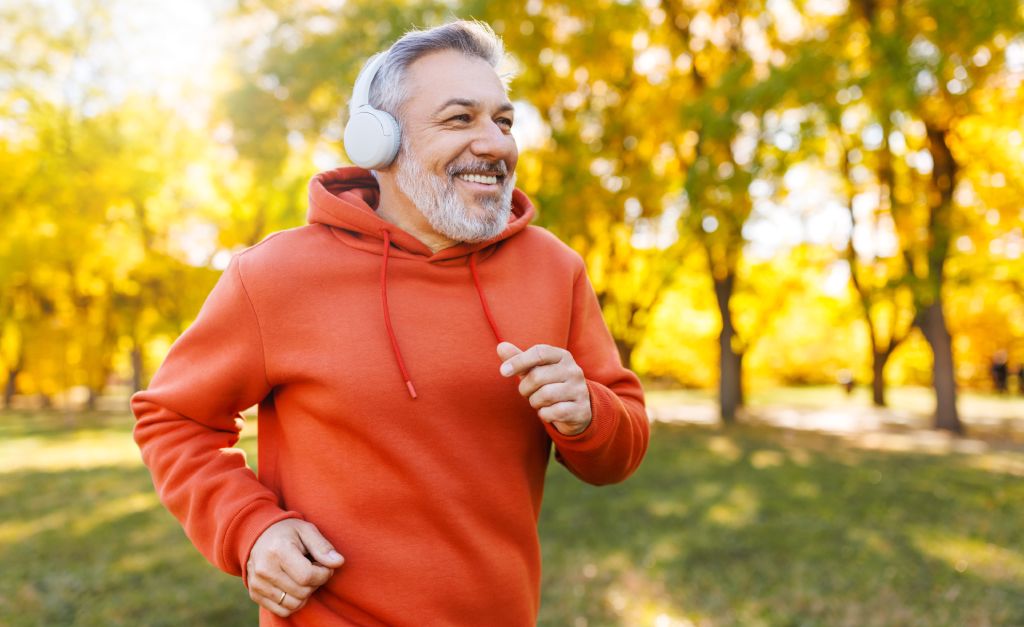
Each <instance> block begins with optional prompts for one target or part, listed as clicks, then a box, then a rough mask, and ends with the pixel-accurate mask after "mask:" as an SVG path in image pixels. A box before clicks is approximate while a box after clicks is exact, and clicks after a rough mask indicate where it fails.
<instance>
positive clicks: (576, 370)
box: [498, 342, 593, 435]
mask: <svg viewBox="0 0 1024 627" xmlns="http://www.w3.org/2000/svg"><path fill="white" fill-rule="evenodd" d="M498 357H500V358H501V359H502V360H504V363H502V364H501V374H502V376H505V377H511V376H515V375H519V376H520V377H521V379H520V381H519V393H520V394H522V395H523V398H525V399H527V400H529V401H530V405H531V406H532V407H533V408H534V409H536V410H537V415H538V416H540V419H541V420H543V421H544V422H548V423H551V424H552V425H554V427H555V429H557V430H558V432H559V433H561V434H563V435H576V434H579V433H582V432H583V431H584V430H585V429H586V428H587V427H588V426H590V421H591V419H592V418H593V416H592V414H591V412H590V390H588V389H587V381H586V379H585V378H584V377H583V370H582V369H580V367H579V366H578V365H576V360H575V359H573V357H572V354H570V353H569V351H567V350H565V349H563V348H557V347H555V346H548V345H547V344H536V345H534V346H531V347H530V348H528V349H526V350H525V351H524V350H520V349H519V348H518V347H516V346H515V345H514V344H512V343H510V342H502V343H501V344H498Z"/></svg>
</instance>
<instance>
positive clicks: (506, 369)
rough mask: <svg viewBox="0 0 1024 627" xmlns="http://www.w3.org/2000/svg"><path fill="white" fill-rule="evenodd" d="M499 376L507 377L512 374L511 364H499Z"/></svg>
mask: <svg viewBox="0 0 1024 627" xmlns="http://www.w3.org/2000/svg"><path fill="white" fill-rule="evenodd" d="M501 374H503V375H505V376H506V377H507V376H508V375H510V374H512V365H511V364H501Z"/></svg>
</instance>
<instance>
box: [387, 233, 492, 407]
mask: <svg viewBox="0 0 1024 627" xmlns="http://www.w3.org/2000/svg"><path fill="white" fill-rule="evenodd" d="M381 231H382V232H383V233H384V261H383V262H382V263H381V265H380V300H381V305H382V306H383V308H384V326H385V327H387V330H388V339H390V340H391V350H392V352H394V354H395V361H397V362H398V369H399V370H401V371H402V380H403V381H405V387H406V388H407V389H408V390H409V396H411V397H412V398H416V388H415V387H413V384H412V377H410V376H409V371H408V370H406V368H405V360H404V359H402V351H401V349H400V348H398V338H397V337H395V330H394V328H393V327H392V326H391V310H390V309H388V254H389V253H390V252H391V232H390V231H388V230H387V229H381ZM469 272H470V274H471V275H473V286H474V287H476V293H477V295H478V296H479V297H480V305H481V307H483V310H484V317H485V318H487V324H488V325H490V327H491V331H492V332H493V333H494V338H495V339H496V340H498V343H499V344H500V343H502V342H504V340H503V339H501V331H499V330H498V323H496V322H495V321H494V316H493V315H491V308H490V307H488V306H487V299H486V298H485V297H484V290H483V287H482V286H481V285H480V275H479V274H478V273H477V270H476V253H475V252H474V253H471V254H470V256H469Z"/></svg>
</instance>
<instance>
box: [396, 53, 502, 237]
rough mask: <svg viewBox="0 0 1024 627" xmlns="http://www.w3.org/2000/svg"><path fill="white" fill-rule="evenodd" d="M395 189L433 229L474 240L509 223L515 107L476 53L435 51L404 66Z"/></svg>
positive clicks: (494, 74) (489, 235) (487, 66)
mask: <svg viewBox="0 0 1024 627" xmlns="http://www.w3.org/2000/svg"><path fill="white" fill-rule="evenodd" d="M406 80H407V86H408V90H409V91H408V93H409V97H408V99H407V100H406V102H405V104H404V105H403V107H402V109H401V111H400V112H399V116H400V119H401V121H402V146H401V150H400V151H399V154H398V156H397V158H396V160H395V174H396V177H395V178H396V182H397V184H398V188H399V190H400V191H401V192H402V193H403V194H405V196H407V197H408V199H409V201H410V202H412V203H413V204H414V205H415V206H416V208H417V209H418V210H419V211H420V212H421V213H422V214H423V216H424V218H426V220H427V222H428V223H429V224H430V226H431V228H433V229H434V231H436V232H437V233H439V234H440V235H443V236H445V237H447V238H449V239H451V240H454V241H459V242H480V241H484V240H488V239H490V238H492V237H494V236H496V235H498V234H499V233H501V232H502V231H503V230H504V229H505V226H506V224H507V223H508V217H509V212H510V211H511V204H512V190H513V189H514V188H515V168H516V161H517V160H518V158H519V152H518V150H517V148H516V143H515V139H513V137H512V133H511V131H512V122H513V116H514V112H513V109H512V103H510V102H509V101H508V97H507V96H506V94H505V89H504V87H503V86H502V84H501V81H500V80H499V79H498V76H497V74H496V73H495V72H494V69H493V68H491V66H490V64H488V63H487V62H486V61H484V60H483V59H478V58H472V57H468V56H466V55H464V54H462V53H459V52H455V51H443V52H436V53H433V54H430V55H427V56H425V57H422V58H420V59H417V60H416V61H415V62H414V63H413V64H411V65H410V66H409V68H408V71H407V72H406Z"/></svg>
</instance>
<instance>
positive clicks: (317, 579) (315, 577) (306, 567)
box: [275, 549, 334, 598]
mask: <svg viewBox="0 0 1024 627" xmlns="http://www.w3.org/2000/svg"><path fill="white" fill-rule="evenodd" d="M281 571H282V573H283V574H284V575H286V576H287V577H288V579H289V580H290V581H291V582H292V583H294V585H295V586H297V587H299V588H317V587H319V586H322V585H323V584H324V583H326V582H327V580H328V579H330V578H331V575H333V574H334V571H333V570H332V569H330V568H327V567H326V566H321V565H320V564H314V563H312V562H310V561H309V559H308V558H306V556H305V555H303V554H301V553H299V550H298V549H295V550H294V551H292V552H289V553H288V554H286V555H282V556H281ZM275 583H276V582H275ZM282 589H283V590H285V591H286V592H288V593H290V594H297V593H298V592H299V590H298V588H292V589H289V588H287V587H282ZM300 596H302V598H305V597H306V596H308V595H305V594H303V595H300Z"/></svg>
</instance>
